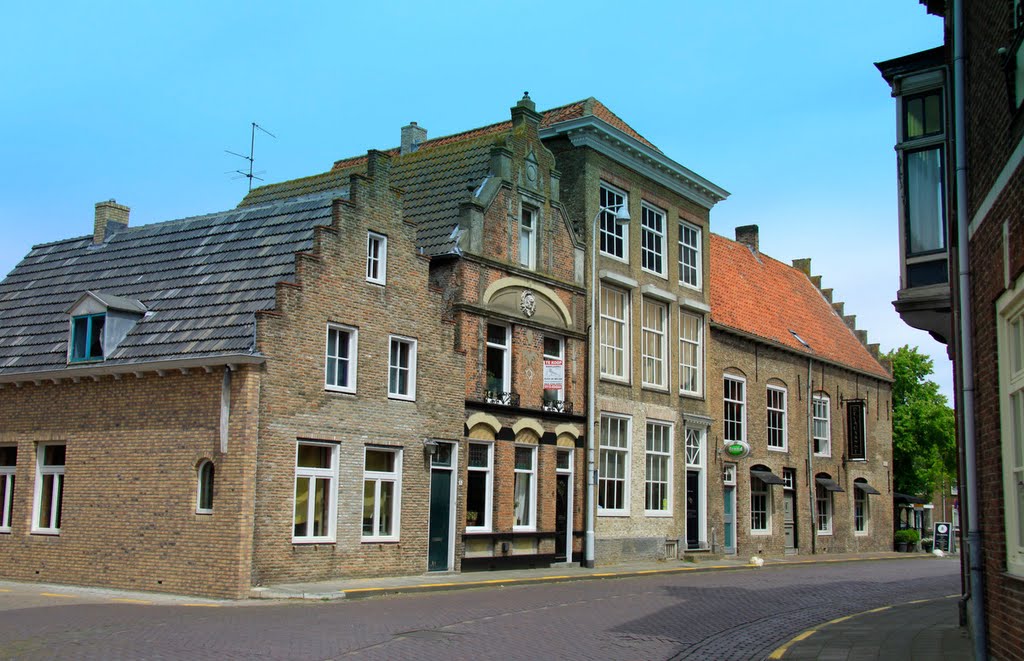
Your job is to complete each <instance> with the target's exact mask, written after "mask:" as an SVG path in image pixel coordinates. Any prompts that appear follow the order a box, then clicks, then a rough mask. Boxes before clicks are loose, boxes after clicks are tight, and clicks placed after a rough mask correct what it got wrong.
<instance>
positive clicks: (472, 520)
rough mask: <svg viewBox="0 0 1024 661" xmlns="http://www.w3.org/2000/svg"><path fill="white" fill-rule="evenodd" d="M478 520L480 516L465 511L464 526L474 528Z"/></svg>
mask: <svg viewBox="0 0 1024 661" xmlns="http://www.w3.org/2000/svg"><path fill="white" fill-rule="evenodd" d="M479 518H480V515H479V514H478V513H477V512H475V511H474V510H467V511H466V525H467V526H475V525H476V524H477V521H478V520H479Z"/></svg>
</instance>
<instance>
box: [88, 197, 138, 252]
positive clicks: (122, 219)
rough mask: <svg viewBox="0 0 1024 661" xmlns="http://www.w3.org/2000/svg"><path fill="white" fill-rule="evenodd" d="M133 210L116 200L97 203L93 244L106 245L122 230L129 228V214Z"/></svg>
mask: <svg viewBox="0 0 1024 661" xmlns="http://www.w3.org/2000/svg"><path fill="white" fill-rule="evenodd" d="M130 212H131V209H129V208H128V207H126V206H125V205H123V204H118V203H117V201H116V200H113V199H110V200H107V201H105V202H97V203H96V219H95V221H94V223H93V227H92V242H93V243H94V244H95V243H106V242H107V239H109V238H110V237H111V236H113V235H114V234H115V233H117V232H118V231H120V230H123V229H124V228H126V227H128V214H129V213H130Z"/></svg>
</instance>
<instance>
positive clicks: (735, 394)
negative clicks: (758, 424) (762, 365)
mask: <svg viewBox="0 0 1024 661" xmlns="http://www.w3.org/2000/svg"><path fill="white" fill-rule="evenodd" d="M722 399H723V400H724V403H725V414H724V416H723V418H722V419H723V420H724V422H725V440H726V442H733V441H745V440H747V382H746V379H744V378H743V377H741V376H732V375H729V374H726V375H725V377H724V378H723V396H722Z"/></svg>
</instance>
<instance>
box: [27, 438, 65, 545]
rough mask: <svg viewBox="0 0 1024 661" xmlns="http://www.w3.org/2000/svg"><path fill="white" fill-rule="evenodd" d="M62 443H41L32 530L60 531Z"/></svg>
mask: <svg viewBox="0 0 1024 661" xmlns="http://www.w3.org/2000/svg"><path fill="white" fill-rule="evenodd" d="M66 456H67V446H66V445H64V444H63V443H59V444H58V443H40V444H39V448H38V450H37V455H36V489H35V498H34V499H33V506H32V532H34V533H39V534H43V535H57V534H60V518H61V509H62V508H63V506H64V502H63V501H64V460H65V457H66Z"/></svg>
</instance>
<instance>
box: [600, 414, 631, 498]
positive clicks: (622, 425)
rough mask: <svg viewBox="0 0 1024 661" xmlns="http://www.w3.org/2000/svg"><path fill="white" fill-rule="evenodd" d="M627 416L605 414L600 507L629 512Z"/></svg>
mask: <svg viewBox="0 0 1024 661" xmlns="http://www.w3.org/2000/svg"><path fill="white" fill-rule="evenodd" d="M630 423H631V419H630V418H629V417H627V416H621V415H611V414H607V413H604V414H601V439H600V452H599V454H600V457H599V459H598V480H597V511H598V513H599V514H616V515H621V514H629V433H630Z"/></svg>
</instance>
